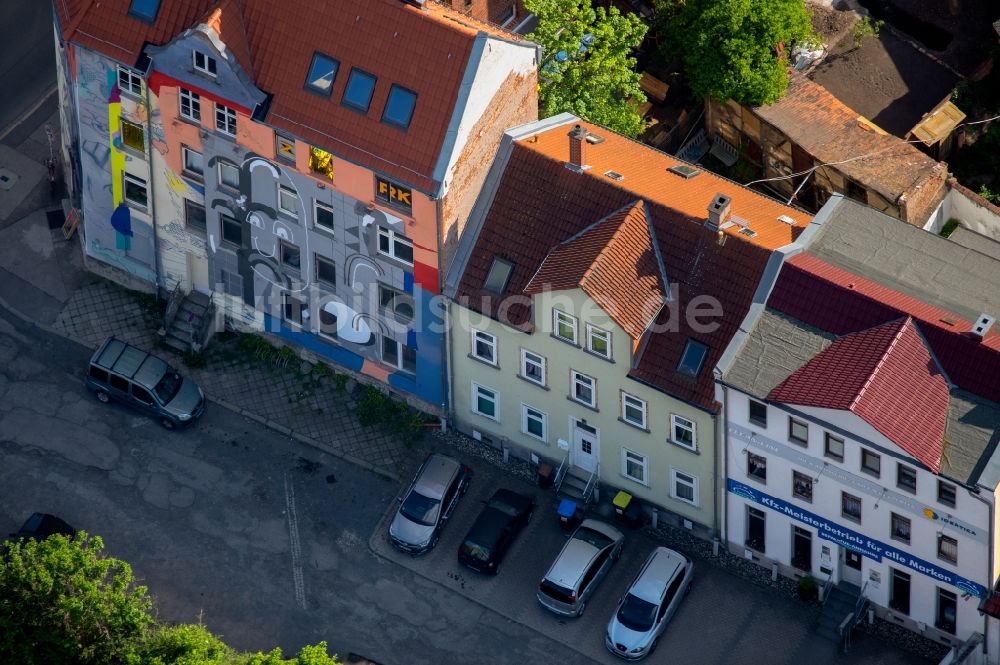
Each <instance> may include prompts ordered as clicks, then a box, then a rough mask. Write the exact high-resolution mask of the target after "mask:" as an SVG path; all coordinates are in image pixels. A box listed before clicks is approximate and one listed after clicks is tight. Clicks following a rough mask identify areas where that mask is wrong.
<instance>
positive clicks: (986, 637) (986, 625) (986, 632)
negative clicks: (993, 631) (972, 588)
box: [969, 492, 994, 660]
mask: <svg viewBox="0 0 1000 665" xmlns="http://www.w3.org/2000/svg"><path fill="white" fill-rule="evenodd" d="M969 495H970V496H972V497H973V498H974V499H977V500H979V501H982V502H983V503H984V504H986V510H987V511H989V524H990V539H989V541H988V542H989V546H988V548H987V549H989V553H990V564H989V565H990V567H989V573H988V574H987V576H986V581H987V582H988V583H989V586H988V587H987V591H989V590H990V589H992V587H993V582H994V579H993V537H994V534H993V503H992V502H991V501H987V500H986V499H984V498H983V497H981V496H979V492H969ZM989 652H990V616H989V615H988V614H983V654H989ZM987 660H989V659H987Z"/></svg>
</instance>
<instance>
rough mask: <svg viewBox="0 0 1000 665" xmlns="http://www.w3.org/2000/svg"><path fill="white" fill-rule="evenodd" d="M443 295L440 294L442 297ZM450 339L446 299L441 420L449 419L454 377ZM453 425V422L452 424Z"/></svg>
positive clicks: (449, 321) (449, 313)
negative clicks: (443, 398)
mask: <svg viewBox="0 0 1000 665" xmlns="http://www.w3.org/2000/svg"><path fill="white" fill-rule="evenodd" d="M443 297H444V296H443V295H442V298H443ZM451 347H452V340H451V303H449V302H448V300H447V299H445V301H444V357H445V358H444V360H445V381H446V385H445V387H444V391H445V392H444V394H445V403H444V404H443V405H442V409H441V418H442V420H445V419H448V420H450V419H451V414H452V413H453V410H452V406H453V405H452V402H451V385H452V383H453V380H454V377H453V376H452V371H453V368H452V348H451ZM453 426H454V424H453ZM445 427H446V426H444V425H443V426H442V427H441V429H445Z"/></svg>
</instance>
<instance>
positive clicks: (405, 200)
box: [375, 176, 413, 212]
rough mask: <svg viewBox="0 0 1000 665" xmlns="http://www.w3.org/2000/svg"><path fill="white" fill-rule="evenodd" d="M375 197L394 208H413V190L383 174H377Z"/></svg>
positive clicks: (407, 209) (410, 209) (408, 210)
mask: <svg viewBox="0 0 1000 665" xmlns="http://www.w3.org/2000/svg"><path fill="white" fill-rule="evenodd" d="M375 198H376V199H378V200H379V201H381V202H383V203H387V204H389V205H390V206H392V207H393V208H399V209H400V210H405V211H406V212H410V211H412V210H413V190H412V189H410V188H409V187H403V186H402V185H400V184H399V183H397V182H393V181H392V180H387V179H386V178H383V177H381V176H375Z"/></svg>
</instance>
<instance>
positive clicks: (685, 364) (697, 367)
mask: <svg viewBox="0 0 1000 665" xmlns="http://www.w3.org/2000/svg"><path fill="white" fill-rule="evenodd" d="M707 353H708V347H707V346H705V345H704V344H702V343H701V342H696V341H694V340H693V339H689V340H688V341H687V346H685V347H684V355H682V356H681V361H680V363H678V364H677V371H678V372H680V373H681V374H688V375H690V376H698V372H700V371H701V364H702V363H703V362H704V361H705V355H706V354H707Z"/></svg>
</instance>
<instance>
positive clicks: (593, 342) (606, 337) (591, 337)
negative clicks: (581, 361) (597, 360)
mask: <svg viewBox="0 0 1000 665" xmlns="http://www.w3.org/2000/svg"><path fill="white" fill-rule="evenodd" d="M587 350H588V351H590V352H591V353H594V354H596V355H599V356H601V357H602V358H607V359H608V360H610V359H611V333H610V332H608V331H607V330H602V329H601V328H598V327H597V326H592V325H590V324H589V323H588V324H587Z"/></svg>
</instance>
